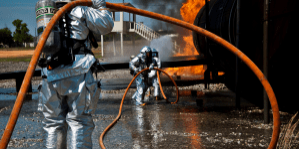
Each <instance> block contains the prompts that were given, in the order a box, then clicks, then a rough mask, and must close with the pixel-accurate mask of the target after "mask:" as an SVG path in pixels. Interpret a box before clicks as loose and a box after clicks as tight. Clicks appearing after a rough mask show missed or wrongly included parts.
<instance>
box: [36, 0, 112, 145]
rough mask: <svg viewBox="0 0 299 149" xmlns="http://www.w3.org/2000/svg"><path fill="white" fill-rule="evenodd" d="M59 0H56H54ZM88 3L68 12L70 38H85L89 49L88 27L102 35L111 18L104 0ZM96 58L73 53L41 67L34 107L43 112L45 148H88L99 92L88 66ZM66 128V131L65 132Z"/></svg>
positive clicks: (90, 142)
mask: <svg viewBox="0 0 299 149" xmlns="http://www.w3.org/2000/svg"><path fill="white" fill-rule="evenodd" d="M53 1H54V0H53ZM57 1H59V0H57ZM92 3H93V5H92V7H86V6H77V7H75V8H73V9H72V10H71V11H70V12H69V13H66V15H68V17H69V18H70V21H69V22H67V23H69V30H70V38H72V39H76V40H85V42H84V46H85V48H86V49H88V50H91V42H90V41H89V39H88V34H89V31H92V32H93V33H95V34H101V35H105V34H108V33H109V32H111V30H112V28H113V26H114V22H113V19H112V14H111V12H109V11H108V10H107V9H105V8H106V3H105V0H92ZM95 61H96V59H95V57H94V56H93V55H92V54H88V53H87V54H76V55H75V60H74V61H73V63H71V64H68V65H61V66H59V67H57V68H54V69H52V70H47V68H43V69H42V75H43V76H47V77H46V78H43V80H42V82H41V84H40V86H39V105H38V110H39V111H42V113H43V115H44V120H43V122H42V123H43V128H44V130H45V148H51V149H52V148H55V149H56V148H63V149H66V148H67V147H66V146H67V144H66V142H67V137H69V139H70V142H69V143H68V148H71V149H75V148H92V138H91V135H92V131H93V129H94V123H93V120H92V116H91V114H92V113H94V112H95V110H96V107H97V101H98V99H99V95H100V88H98V86H97V80H95V79H94V77H93V73H92V71H91V69H90V68H91V66H92V65H93V64H94V63H95ZM67 131H68V133H67Z"/></svg>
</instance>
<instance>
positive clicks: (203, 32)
mask: <svg viewBox="0 0 299 149" xmlns="http://www.w3.org/2000/svg"><path fill="white" fill-rule="evenodd" d="M106 6H107V7H108V8H110V9H116V10H119V11H125V12H129V13H134V14H137V15H141V16H145V17H149V18H153V19H157V20H161V21H164V22H168V23H171V24H175V25H178V26H181V27H184V28H186V29H189V30H192V31H194V32H197V33H199V34H201V35H203V36H206V37H208V38H209V39H211V40H213V41H215V42H216V43H218V44H220V45H222V46H224V47H225V48H226V49H228V50H229V51H231V52H232V53H234V54H235V55H236V56H238V57H239V58H240V59H241V60H242V61H243V62H245V64H246V65H247V66H248V67H249V68H250V69H251V70H252V71H253V72H254V73H255V75H256V76H257V77H258V79H259V80H260V82H261V83H262V85H263V87H264V89H265V90H266V92H267V95H268V97H269V101H270V104H271V107H272V111H273V132H272V138H271V142H270V144H269V146H268V148H269V149H274V148H276V144H277V141H278V137H279V131H280V115H279V108H278V104H277V100H276V97H275V94H274V92H273V89H272V87H271V85H270V84H269V82H268V80H267V78H266V77H265V76H264V74H263V73H262V71H261V70H260V69H259V68H258V67H257V66H256V65H255V64H254V63H253V62H252V60H250V59H249V58H248V57H247V56H246V55H245V54H244V53H243V52H242V51H240V50H239V49H238V48H236V47H235V46H234V45H232V44H231V43H229V42H227V41H226V40H224V39H222V38H221V37H219V36H217V35H215V34H213V33H211V32H209V31H207V30H205V29H202V28H200V27H198V26H195V25H193V24H190V23H188V22H185V21H182V20H179V19H175V18H171V17H168V16H165V15H161V14H158V13H154V12H149V11H145V10H141V9H137V8H133V7H128V6H123V5H119V4H113V3H108V2H107V3H106Z"/></svg>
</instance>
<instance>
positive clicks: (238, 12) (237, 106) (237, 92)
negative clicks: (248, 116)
mask: <svg viewBox="0 0 299 149" xmlns="http://www.w3.org/2000/svg"><path fill="white" fill-rule="evenodd" d="M240 2H241V0H237V21H236V47H237V48H240V7H241V3H240ZM239 67H240V60H239V58H238V56H236V73H235V75H236V78H235V94H236V99H235V100H236V108H237V109H240V108H241V97H240V88H239V87H240V86H239V84H240V76H239Z"/></svg>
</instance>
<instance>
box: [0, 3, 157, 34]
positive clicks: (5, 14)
mask: <svg viewBox="0 0 299 149" xmlns="http://www.w3.org/2000/svg"><path fill="white" fill-rule="evenodd" d="M37 1H38V0H0V29H1V28H4V27H8V28H9V29H10V30H11V32H14V31H15V27H14V26H13V25H12V22H13V21H14V20H16V19H20V20H23V22H22V23H26V24H27V27H28V29H29V30H30V31H29V33H30V34H31V35H33V36H34V35H35V28H36V19H35V4H36V2H37ZM106 2H111V3H122V2H123V0H106ZM125 2H129V3H132V0H125ZM140 2H142V0H140ZM132 4H133V5H134V6H135V7H136V8H140V7H141V6H140V4H134V3H132ZM149 11H150V10H149ZM124 19H125V20H128V15H126V14H125V18H124ZM116 20H119V16H118V15H117V14H116ZM136 20H137V22H144V24H145V25H147V26H149V27H150V26H151V25H152V22H153V20H152V19H150V18H145V17H142V16H137V18H136Z"/></svg>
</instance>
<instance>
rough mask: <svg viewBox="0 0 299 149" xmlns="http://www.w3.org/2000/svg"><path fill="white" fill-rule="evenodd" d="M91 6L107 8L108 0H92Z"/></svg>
mask: <svg viewBox="0 0 299 149" xmlns="http://www.w3.org/2000/svg"><path fill="white" fill-rule="evenodd" d="M91 7H92V8H94V9H101V8H106V1H105V0H92V6H91Z"/></svg>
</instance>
